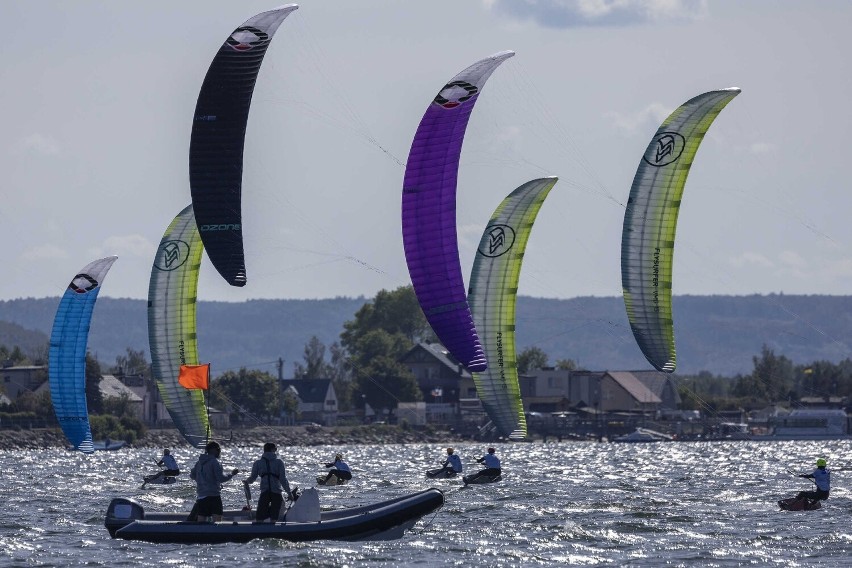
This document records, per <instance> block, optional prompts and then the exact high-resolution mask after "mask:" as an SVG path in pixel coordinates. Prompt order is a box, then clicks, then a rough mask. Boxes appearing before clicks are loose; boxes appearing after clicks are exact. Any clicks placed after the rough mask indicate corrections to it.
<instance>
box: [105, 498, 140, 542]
mask: <svg viewBox="0 0 852 568" xmlns="http://www.w3.org/2000/svg"><path fill="white" fill-rule="evenodd" d="M144 518H145V509H143V508H142V505H140V504H139V503H137V502H136V501H134V500H133V499H125V498H124V497H116V498H115V499H113V500H112V501H110V503H109V507H107V512H106V518H105V519H104V526H105V527H106V528H107V530H108V531H109V536H111V537H112V538H115V533H116V531H118V529H120V528H122V527H124V526H127V525H129V524H130V523H132V522H133V521H138V520H142V519H144Z"/></svg>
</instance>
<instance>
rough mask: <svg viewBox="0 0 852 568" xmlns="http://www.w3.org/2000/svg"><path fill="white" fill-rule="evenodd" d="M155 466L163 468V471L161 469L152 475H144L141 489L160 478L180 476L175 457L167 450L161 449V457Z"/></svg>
mask: <svg viewBox="0 0 852 568" xmlns="http://www.w3.org/2000/svg"><path fill="white" fill-rule="evenodd" d="M157 465H159V466H163V467H164V468H165V469H162V470H160V471H158V472H157V473H155V474H153V475H146V476H145V477H144V482H143V483H142V488H143V489H144V488H145V484H146V483H151V482H152V481H154V480H155V479H158V478H160V477H177V476H178V475H180V468H179V467H178V464H177V460H175V457H174V456H173V455H172V452H171V451H170V450H169V449H168V448H163V457H162V458H161V459H160V461H158V462H157Z"/></svg>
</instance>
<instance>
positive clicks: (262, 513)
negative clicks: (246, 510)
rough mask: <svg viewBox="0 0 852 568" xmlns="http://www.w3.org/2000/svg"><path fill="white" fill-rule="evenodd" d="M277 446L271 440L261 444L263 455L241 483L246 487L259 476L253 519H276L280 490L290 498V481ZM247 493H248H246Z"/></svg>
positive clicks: (278, 510) (279, 502) (280, 501)
mask: <svg viewBox="0 0 852 568" xmlns="http://www.w3.org/2000/svg"><path fill="white" fill-rule="evenodd" d="M277 451H278V448H276V447H275V444H273V443H272V442H267V443H266V444H264V445H263V455H262V456H260V459H259V460H257V461H256V462H254V465H253V466H251V475H250V476H249V477H248V479H246V480H244V481H243V483H245V484H246V487H248V486H249V485H251V484H252V483H254V480H255V479H257V478H258V477H260V497H258V499H257V515H256V516H255V520H257V521H265V520H266V519H269V522H270V523H274V522H275V521H277V520H278V516H279V515H280V514H281V504H282V503H283V502H284V497H283V496H282V495H281V492H282V491H286V492H287V493H286V495H287V499H291V498H292V497H291V496H292V493H291V492H290V483H289V482H288V481H287V474H286V472H285V471H284V462H283V461H282V460H281V458H279V457H278V454H277V453H276V452H277ZM246 495H248V493H247V494H246Z"/></svg>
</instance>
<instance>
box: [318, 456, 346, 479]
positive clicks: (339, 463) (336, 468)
mask: <svg viewBox="0 0 852 568" xmlns="http://www.w3.org/2000/svg"><path fill="white" fill-rule="evenodd" d="M325 467H330V468H332V469H331V471H329V472H328V475H326V476H325V481H323V485H328V480H329V479H331V478H332V477H336V478H337V484H338V485H340V484H341V483H342V482H343V481H348V480H350V479H352V470H350V469H349V466H348V465H347V464H346V462H345V461H343V454H336V455H335V456H334V461H333V462H331V463H327V464H325Z"/></svg>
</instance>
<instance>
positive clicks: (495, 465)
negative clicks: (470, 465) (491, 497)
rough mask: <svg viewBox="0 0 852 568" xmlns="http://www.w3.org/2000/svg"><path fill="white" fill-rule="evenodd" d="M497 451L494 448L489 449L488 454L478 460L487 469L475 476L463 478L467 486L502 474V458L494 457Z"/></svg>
mask: <svg viewBox="0 0 852 568" xmlns="http://www.w3.org/2000/svg"><path fill="white" fill-rule="evenodd" d="M495 451H496V450H495V449H494V448H488V453H487V454H485V455H484V456H482V457H481V458H479V459H478V460H476V461H477V462H479V463H484V464H485V469H481V470H479V471H478V472H476V473H475V474H473V475H470V476H466V477H463V478H462V479H463V480H464V482H465V484H468V483H473V482H474V481H475V480H477V479H479V478H480V477H484V476H487V477H492V478H493V477H497V476H498V475H500V473H501V471H502V470H501V469H500V458H498V457H497V456H495V455H494V452H495Z"/></svg>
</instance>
